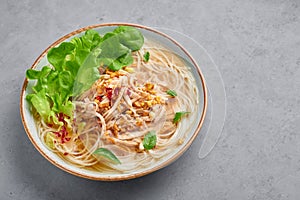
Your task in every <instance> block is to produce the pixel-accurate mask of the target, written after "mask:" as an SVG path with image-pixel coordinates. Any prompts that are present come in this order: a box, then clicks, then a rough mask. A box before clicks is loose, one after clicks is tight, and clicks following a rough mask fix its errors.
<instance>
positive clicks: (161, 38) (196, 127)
mask: <svg viewBox="0 0 300 200" xmlns="http://www.w3.org/2000/svg"><path fill="white" fill-rule="evenodd" d="M118 25H130V26H135V27H137V28H139V30H140V31H141V32H142V34H143V35H144V36H145V38H147V39H150V40H153V41H155V42H157V43H159V44H161V45H163V46H165V47H166V48H167V49H169V50H171V51H173V52H174V53H176V54H177V55H178V56H180V57H181V58H182V59H184V60H185V61H186V63H187V65H188V67H189V68H190V69H191V71H192V74H193V75H194V78H195V80H196V84H197V88H198V91H199V97H200V99H199V104H198V111H199V113H197V116H196V122H197V123H194V124H192V127H191V129H190V130H191V131H189V132H188V135H187V137H186V139H185V141H184V143H183V144H182V145H181V146H179V147H178V148H177V149H176V150H175V151H174V152H172V153H171V154H169V155H168V156H166V157H164V158H163V159H160V160H159V161H158V162H156V163H155V165H154V166H150V167H148V168H143V169H141V170H139V171H135V172H132V173H122V174H108V173H101V172H96V171H90V170H86V169H82V168H78V167H75V166H73V165H70V164H69V163H67V162H65V161H64V160H62V159H61V158H60V157H59V156H57V155H56V154H55V153H53V152H52V151H50V150H49V149H48V148H47V147H46V146H45V145H44V144H43V143H42V142H41V140H40V138H39V136H38V132H37V129H36V126H35V123H34V118H33V115H32V113H31V106H30V104H29V103H28V102H27V101H26V99H25V97H26V95H27V94H29V93H31V92H32V90H31V87H32V86H33V85H34V82H33V81H29V82H28V81H27V80H25V82H24V85H23V89H22V93H21V103H20V110H21V117H22V121H23V124H24V128H25V130H26V132H27V134H28V137H29V138H30V140H31V142H32V143H33V144H34V146H35V147H36V148H37V150H38V151H39V152H40V153H41V154H42V155H43V156H44V157H45V158H46V159H48V160H49V161H50V162H51V163H53V164H54V165H56V166H57V167H59V168H61V169H63V170H64V171H67V172H69V173H71V174H74V175H77V176H81V177H84V178H89V179H94V180H109V181H110V180H124V179H131V178H135V177H139V176H143V175H146V174H148V173H151V172H153V171H156V170H158V169H160V168H162V167H164V166H166V165H168V164H170V163H171V162H173V161H174V160H176V159H177V158H178V157H179V156H180V155H182V153H183V152H184V151H185V150H186V149H187V148H188V147H189V146H190V145H191V143H192V141H193V140H194V139H195V137H196V136H197V134H198V132H199V131H200V128H201V125H202V123H203V120H204V117H205V114H206V106H207V100H206V96H207V94H206V93H207V92H206V86H205V82H204V78H203V76H202V74H201V71H200V69H199V67H198V66H197V64H196V62H195V61H194V60H193V58H192V57H191V55H190V54H189V53H188V52H186V50H185V49H184V48H183V47H182V46H181V45H180V44H178V43H177V42H176V41H175V40H173V39H172V38H170V37H169V36H167V35H165V34H163V33H160V32H158V31H156V30H153V29H150V28H148V27H143V26H140V25H133V24H102V25H95V26H90V27H86V28H82V29H80V30H77V31H74V32H72V33H70V34H68V35H66V36H64V37H62V38H60V39H59V40H58V41H56V42H55V43H53V44H52V45H50V47H48V48H47V49H46V50H45V52H43V53H42V54H41V56H40V57H39V58H38V59H37V60H36V62H35V63H34V64H33V66H32V68H34V69H41V68H42V67H43V66H45V65H48V61H47V56H46V54H47V51H48V50H49V49H50V48H51V47H53V46H56V45H58V44H59V43H61V42H63V41H69V40H70V39H71V38H72V37H75V36H76V37H78V36H80V35H82V34H83V33H84V31H85V30H87V29H90V28H93V29H94V30H96V31H98V32H99V33H100V34H101V35H103V34H105V33H106V32H109V31H112V30H113V29H114V28H116V26H118Z"/></svg>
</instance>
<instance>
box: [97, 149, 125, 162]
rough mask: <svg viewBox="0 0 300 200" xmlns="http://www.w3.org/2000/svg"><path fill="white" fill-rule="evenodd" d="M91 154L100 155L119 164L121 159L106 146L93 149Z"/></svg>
mask: <svg viewBox="0 0 300 200" xmlns="http://www.w3.org/2000/svg"><path fill="white" fill-rule="evenodd" d="M93 154H95V155H98V156H102V157H104V158H106V159H108V160H110V161H112V162H114V163H116V164H121V161H120V160H119V159H118V158H117V157H116V156H115V154H113V152H111V151H110V150H108V149H106V148H99V149H97V150H96V151H94V153H93Z"/></svg>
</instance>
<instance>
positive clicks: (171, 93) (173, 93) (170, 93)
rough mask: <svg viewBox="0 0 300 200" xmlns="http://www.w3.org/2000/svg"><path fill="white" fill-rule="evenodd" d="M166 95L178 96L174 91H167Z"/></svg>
mask: <svg viewBox="0 0 300 200" xmlns="http://www.w3.org/2000/svg"><path fill="white" fill-rule="evenodd" d="M166 93H167V94H168V95H170V96H172V97H176V96H177V93H176V91H174V90H167V92H166Z"/></svg>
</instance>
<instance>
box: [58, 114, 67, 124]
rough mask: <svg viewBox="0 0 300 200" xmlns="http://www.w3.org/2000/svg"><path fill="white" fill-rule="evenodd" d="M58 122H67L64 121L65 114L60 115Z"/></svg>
mask: <svg viewBox="0 0 300 200" xmlns="http://www.w3.org/2000/svg"><path fill="white" fill-rule="evenodd" d="M58 121H60V122H64V121H65V120H64V114H62V113H59V114H58Z"/></svg>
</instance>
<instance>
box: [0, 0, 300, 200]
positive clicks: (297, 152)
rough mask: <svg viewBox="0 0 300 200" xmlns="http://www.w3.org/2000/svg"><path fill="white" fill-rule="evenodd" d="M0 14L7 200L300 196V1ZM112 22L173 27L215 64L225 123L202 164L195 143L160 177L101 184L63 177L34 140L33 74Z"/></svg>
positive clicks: (0, 175)
mask: <svg viewBox="0 0 300 200" xmlns="http://www.w3.org/2000/svg"><path fill="white" fill-rule="evenodd" d="M0 13H1V15H0V70H1V73H0V84H1V87H0V107H1V115H0V131H1V133H0V199H1V200H6V199H21V200H31V199H46V200H48V199H74V200H77V199H91V200H93V199H124V200H127V199H128V200H129V199H130V200H135V199H145V200H148V199H149V200H152V199H159V200H160V199H178V200H181V199H187V200H194V199H209V200H215V199H218V200H219V199H220V200H225V199H227V200H231V199H234V200H235V199H237V200H240V199H253V200H254V199H255V200H256V199H257V200H258V199H261V200H269V199H270V200H271V199H272V200H283V199H284V200H285V199H295V200H296V199H299V198H300V190H299V188H300V135H299V130H300V115H299V113H300V95H299V94H300V78H299V76H300V70H299V68H300V19H299V15H300V1H299V0H282V1H279V0H261V1H258V0H257V1H255V0H249V1H238V0H216V1H211V0H204V1H196V0H195V1H182V0H172V1H171V0H170V1H162V0H160V1H138V0H136V1H134V0H131V1H126V2H125V1H112V0H111V1H96V0H77V1H29V0H23V1H17V0H7V1H5V0H0ZM114 21H119V22H131V23H140V24H144V25H147V26H152V27H166V28H171V29H175V30H177V31H180V32H183V33H185V34H187V35H189V36H191V37H192V38H194V39H195V40H197V41H198V42H199V43H201V44H202V45H203V46H204V47H205V48H206V49H207V50H208V51H209V52H210V54H211V55H212V57H213V58H214V60H215V62H216V64H217V65H218V66H219V69H220V71H221V74H222V76H223V79H224V83H225V89H226V93H227V101H228V102H227V118H226V122H225V126H224V130H223V132H222V136H221V138H220V140H219V142H218V144H217V146H216V148H215V149H214V150H213V152H211V154H210V155H209V156H208V157H207V158H205V159H204V160H199V159H198V156H197V154H198V151H199V142H200V140H201V138H200V137H198V138H197V140H196V141H195V143H194V144H193V145H192V146H191V148H190V149H189V150H188V151H187V152H186V153H185V154H184V155H183V156H182V157H181V158H180V159H178V160H177V161H176V162H175V163H173V164H172V165H170V166H168V167H166V168H164V169H162V170H160V171H158V172H155V173H153V174H151V175H148V176H145V177H142V178H138V179H135V180H130V181H121V182H97V181H90V180H85V179H82V178H78V177H75V176H73V175H70V174H67V173H65V172H63V171H61V170H60V169H58V168H56V167H55V166H53V165H52V164H50V163H49V162H48V161H47V160H46V159H44V158H43V157H42V156H41V155H40V154H39V153H38V152H37V151H36V150H35V148H34V147H33V145H32V144H31V143H30V141H29V139H28V138H27V136H26V134H25V132H24V129H23V126H22V123H21V120H20V115H19V94H20V89H21V86H22V83H23V79H24V74H25V71H26V69H27V68H29V67H30V66H31V64H32V63H33V62H34V60H35V59H36V58H37V56H38V55H39V54H40V53H41V52H42V51H43V50H44V49H45V48H46V47H47V46H48V45H49V44H51V43H52V42H54V41H55V40H57V39H58V38H59V37H61V36H63V35H65V34H67V33H69V32H71V31H73V30H75V29H78V28H80V27H83V26H87V25H91V24H96V23H104V22H114ZM199 138H200V139H199Z"/></svg>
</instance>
